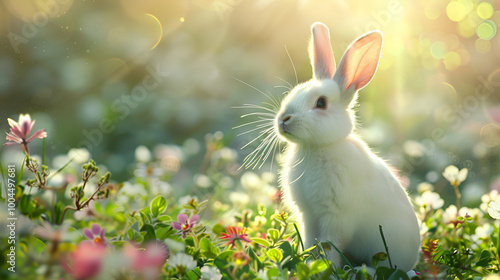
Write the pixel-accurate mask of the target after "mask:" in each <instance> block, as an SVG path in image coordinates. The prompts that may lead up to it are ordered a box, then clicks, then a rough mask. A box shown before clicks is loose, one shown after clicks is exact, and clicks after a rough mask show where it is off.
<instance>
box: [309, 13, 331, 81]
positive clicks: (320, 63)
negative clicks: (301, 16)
mask: <svg viewBox="0 0 500 280" xmlns="http://www.w3.org/2000/svg"><path fill="white" fill-rule="evenodd" d="M311 31H312V41H311V44H312V46H311V50H310V51H311V54H310V55H311V64H312V67H313V75H314V77H315V78H316V79H319V80H321V79H330V78H332V77H333V74H335V67H336V66H335V58H334V57H333V52H332V47H331V44H330V32H329V30H328V28H327V27H326V26H325V25H324V24H322V23H315V24H313V26H312V28H311Z"/></svg>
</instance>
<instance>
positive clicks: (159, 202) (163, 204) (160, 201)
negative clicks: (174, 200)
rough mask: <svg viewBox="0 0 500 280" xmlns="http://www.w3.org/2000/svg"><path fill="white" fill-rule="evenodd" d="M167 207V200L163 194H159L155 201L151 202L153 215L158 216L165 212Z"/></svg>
mask: <svg viewBox="0 0 500 280" xmlns="http://www.w3.org/2000/svg"><path fill="white" fill-rule="evenodd" d="M165 209H167V200H166V199H165V198H164V197H163V196H161V195H159V196H157V197H155V198H154V199H153V202H151V214H152V215H153V217H155V218H156V217H158V216H159V215H161V214H163V212H165Z"/></svg>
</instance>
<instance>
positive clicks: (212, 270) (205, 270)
mask: <svg viewBox="0 0 500 280" xmlns="http://www.w3.org/2000/svg"><path fill="white" fill-rule="evenodd" d="M200 271H201V277H202V279H204V280H220V279H222V274H221V273H220V271H219V269H218V268H217V267H213V266H208V265H206V266H204V267H202V268H201V269H200Z"/></svg>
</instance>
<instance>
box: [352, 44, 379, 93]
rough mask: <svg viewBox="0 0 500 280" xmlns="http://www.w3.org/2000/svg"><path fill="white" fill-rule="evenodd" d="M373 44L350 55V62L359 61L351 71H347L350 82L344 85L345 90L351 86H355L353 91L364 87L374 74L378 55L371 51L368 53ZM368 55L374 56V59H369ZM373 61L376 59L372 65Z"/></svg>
mask: <svg viewBox="0 0 500 280" xmlns="http://www.w3.org/2000/svg"><path fill="white" fill-rule="evenodd" d="M373 43H374V42H371V43H369V44H366V45H364V46H362V47H361V48H359V49H357V50H356V51H355V52H353V53H352V55H351V59H352V61H359V63H358V64H357V65H356V64H355V65H353V66H354V67H352V69H349V68H348V69H347V70H348V73H346V74H347V77H349V79H350V81H349V82H348V83H347V84H346V89H347V88H349V87H350V86H351V85H352V84H354V85H355V90H358V89H360V88H362V87H364V86H366V85H367V84H368V83H369V82H370V80H371V79H372V77H373V75H374V74H375V70H376V69H377V64H378V54H377V53H373V51H372V52H370V48H371V46H372V45H373ZM370 55H371V56H373V55H376V57H370ZM374 59H376V63H373V60H374Z"/></svg>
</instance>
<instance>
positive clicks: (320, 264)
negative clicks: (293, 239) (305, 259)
mask: <svg viewBox="0 0 500 280" xmlns="http://www.w3.org/2000/svg"><path fill="white" fill-rule="evenodd" d="M327 268H328V264H327V262H326V261H324V260H316V261H314V262H313V263H312V264H311V268H310V272H309V274H310V275H313V274H316V273H320V272H322V271H323V270H325V269H327Z"/></svg>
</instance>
